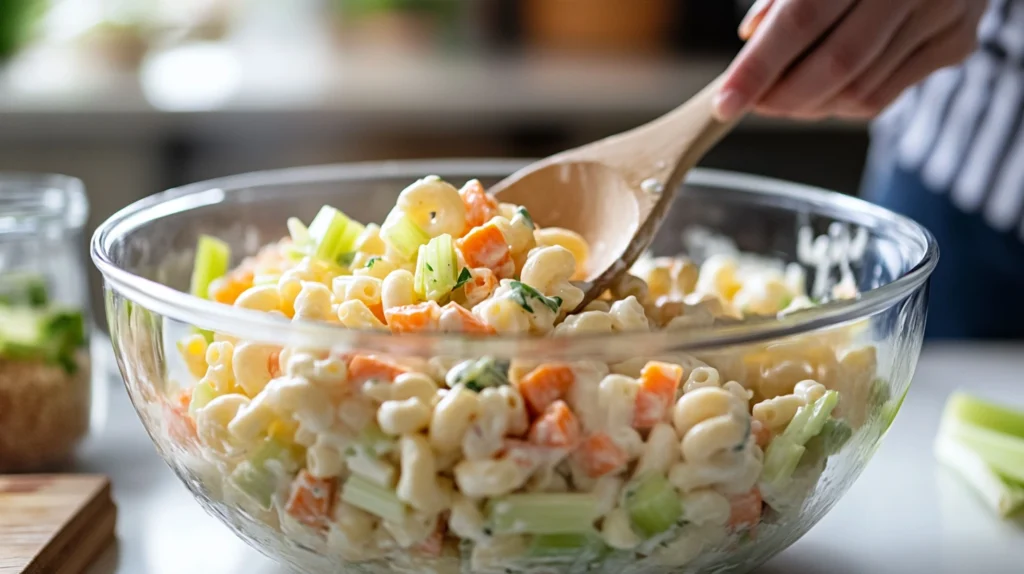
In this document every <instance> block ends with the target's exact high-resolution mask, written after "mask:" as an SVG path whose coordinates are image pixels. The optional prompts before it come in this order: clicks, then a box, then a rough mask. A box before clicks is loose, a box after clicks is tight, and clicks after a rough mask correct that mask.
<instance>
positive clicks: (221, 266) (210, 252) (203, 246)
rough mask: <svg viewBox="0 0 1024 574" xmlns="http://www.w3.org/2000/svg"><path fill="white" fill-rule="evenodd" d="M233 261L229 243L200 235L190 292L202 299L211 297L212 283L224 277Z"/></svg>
mask: <svg viewBox="0 0 1024 574" xmlns="http://www.w3.org/2000/svg"><path fill="white" fill-rule="evenodd" d="M230 263H231V247H230V246H228V244H227V243H225V242H223V241H221V240H220V239H217V238H216V237H210V236H209V235H200V236H199V241H198V243H197V244H196V258H195V263H194V264H193V267H192V284H191V286H190V288H189V289H190V292H191V293H192V294H193V295H195V296H196V297H200V298H202V299H209V298H210V283H213V281H214V280H215V279H219V278H220V277H223V276H224V275H225V274H226V273H227V272H228V265H230Z"/></svg>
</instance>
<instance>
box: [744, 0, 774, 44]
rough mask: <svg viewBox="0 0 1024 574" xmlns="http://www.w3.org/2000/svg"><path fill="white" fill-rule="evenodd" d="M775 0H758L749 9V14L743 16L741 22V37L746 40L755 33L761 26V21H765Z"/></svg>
mask: <svg viewBox="0 0 1024 574" xmlns="http://www.w3.org/2000/svg"><path fill="white" fill-rule="evenodd" d="M774 3H775V0H757V2H755V3H754V5H753V6H751V7H750V10H748V11H747V15H746V16H744V17H743V21H742V22H740V30H739V34H740V39H741V40H743V41H744V42H746V41H747V40H749V39H750V38H751V37H752V36H753V35H754V32H756V31H757V29H758V28H759V27H760V26H761V22H762V21H764V17H765V15H767V14H768V10H770V9H771V7H772V4H774Z"/></svg>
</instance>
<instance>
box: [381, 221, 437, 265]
mask: <svg viewBox="0 0 1024 574" xmlns="http://www.w3.org/2000/svg"><path fill="white" fill-rule="evenodd" d="M389 219H390V221H388V222H386V223H385V224H384V227H382V228H381V231H380V235H381V239H383V240H384V242H385V243H387V244H388V245H390V246H391V247H392V248H393V249H394V250H395V251H397V252H398V253H399V254H400V255H401V256H402V257H404V258H405V259H406V260H407V261H412V260H413V258H414V257H416V254H417V253H418V252H419V249H420V245H426V244H427V242H428V241H430V236H429V235H427V233H426V232H425V231H423V230H422V229H420V228H419V226H417V225H416V224H415V223H413V221H412V220H411V219H409V217H408V216H406V215H402V216H401V217H394V218H389Z"/></svg>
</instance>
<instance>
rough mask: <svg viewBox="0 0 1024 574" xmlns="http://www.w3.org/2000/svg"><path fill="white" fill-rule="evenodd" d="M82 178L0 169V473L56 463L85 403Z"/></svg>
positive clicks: (76, 433) (78, 432) (75, 432)
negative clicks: (6, 171) (0, 171)
mask: <svg viewBox="0 0 1024 574" xmlns="http://www.w3.org/2000/svg"><path fill="white" fill-rule="evenodd" d="M88 211H89V208H88V203H87V201H86V198H85V192H84V187H83V185H82V182H81V181H79V180H77V179H75V178H71V177H66V176H60V175H41V174H39V175H37V174H19V173H0V473H4V472H38V471H45V470H53V469H54V468H56V467H58V466H60V465H62V463H64V462H66V461H68V459H69V458H70V457H71V455H72V454H73V453H74V451H75V448H76V447H77V445H78V444H79V443H80V442H81V441H82V439H83V438H84V437H85V436H86V434H87V433H88V430H89V425H90V415H91V412H92V402H93V401H92V380H91V379H92V376H91V372H92V369H91V362H90V356H89V342H88V335H89V326H90V325H91V324H92V323H91V320H90V315H89V288H88V283H87V281H86V271H85V269H86V268H85V262H84V249H83V243H82V227H83V225H84V223H85V220H86V217H87V215H88Z"/></svg>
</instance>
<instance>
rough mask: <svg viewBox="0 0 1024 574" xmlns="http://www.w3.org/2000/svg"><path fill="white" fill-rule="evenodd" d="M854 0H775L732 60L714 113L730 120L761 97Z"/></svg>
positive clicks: (722, 118)
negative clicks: (758, 25)
mask: <svg viewBox="0 0 1024 574" xmlns="http://www.w3.org/2000/svg"><path fill="white" fill-rule="evenodd" d="M853 2H854V0H827V1H822V0H776V2H775V3H774V4H773V6H772V7H771V10H769V11H768V13H767V14H766V16H765V18H764V21H763V22H762V23H761V25H760V27H759V30H758V32H757V33H756V34H754V37H753V38H752V39H751V40H750V41H749V42H747V45H746V46H744V47H743V49H742V50H741V51H740V54H739V56H737V57H736V59H735V60H733V62H732V64H731V65H730V66H729V70H728V71H727V72H726V77H725V81H724V82H723V84H722V88H721V89H720V91H719V93H718V95H717V96H716V98H715V102H714V107H715V114H716V115H717V116H718V118H719V119H720V120H723V121H729V120H732V119H734V118H736V117H738V116H739V115H741V114H742V113H743V112H744V111H746V110H747V109H748V108H749V107H750V106H751V105H752V104H753V103H755V102H757V101H758V100H760V99H761V96H762V95H764V93H765V92H766V91H768V89H769V88H771V86H772V84H774V83H775V81H776V80H777V79H778V78H779V76H781V75H782V73H783V71H785V70H786V68H788V67H789V66H790V65H791V64H792V63H793V61H794V60H796V59H797V58H798V57H799V56H800V54H802V53H803V52H804V50H806V49H807V47H808V46H810V45H811V44H813V43H814V42H815V41H816V40H817V39H818V38H819V37H821V36H822V35H823V34H824V33H825V31H826V30H828V29H829V27H830V26H832V24H834V23H835V22H836V21H837V20H838V19H839V18H840V17H841V16H842V15H843V14H844V13H845V12H846V11H847V10H848V9H849V7H850V6H851V5H852V4H853Z"/></svg>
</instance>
